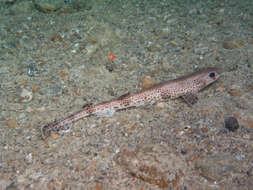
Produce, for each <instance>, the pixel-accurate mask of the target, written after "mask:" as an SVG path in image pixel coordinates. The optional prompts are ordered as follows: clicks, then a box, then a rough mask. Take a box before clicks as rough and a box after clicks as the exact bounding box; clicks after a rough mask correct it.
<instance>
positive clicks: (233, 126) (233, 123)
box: [224, 117, 239, 132]
mask: <svg viewBox="0 0 253 190" xmlns="http://www.w3.org/2000/svg"><path fill="white" fill-rule="evenodd" d="M224 122H225V128H226V129H228V130H229V131H232V132H235V131H236V130H237V129H238V128H239V123H238V121H237V119H236V118H234V117H228V118H226V119H225V121H224Z"/></svg>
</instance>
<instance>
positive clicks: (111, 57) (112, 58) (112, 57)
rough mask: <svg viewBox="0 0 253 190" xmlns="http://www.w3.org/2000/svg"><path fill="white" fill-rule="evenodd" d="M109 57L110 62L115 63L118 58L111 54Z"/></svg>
mask: <svg viewBox="0 0 253 190" xmlns="http://www.w3.org/2000/svg"><path fill="white" fill-rule="evenodd" d="M107 57H108V58H109V59H110V61H113V60H114V59H115V58H116V56H115V55H113V54H111V53H110V54H109V55H108V56H107Z"/></svg>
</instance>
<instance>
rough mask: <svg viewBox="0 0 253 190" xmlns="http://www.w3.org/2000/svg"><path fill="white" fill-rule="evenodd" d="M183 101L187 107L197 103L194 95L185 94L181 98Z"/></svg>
mask: <svg viewBox="0 0 253 190" xmlns="http://www.w3.org/2000/svg"><path fill="white" fill-rule="evenodd" d="M181 97H182V98H183V100H184V101H185V102H186V103H187V104H188V106H190V107H192V106H193V105H194V104H196V103H197V102H198V97H197V95H196V94H193V93H187V94H184V95H182V96H181Z"/></svg>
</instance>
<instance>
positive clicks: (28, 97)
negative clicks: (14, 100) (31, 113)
mask: <svg viewBox="0 0 253 190" xmlns="http://www.w3.org/2000/svg"><path fill="white" fill-rule="evenodd" d="M32 99H33V92H32V91H31V90H28V89H26V88H22V89H21V93H20V98H19V102H20V103H28V102H30V101H32Z"/></svg>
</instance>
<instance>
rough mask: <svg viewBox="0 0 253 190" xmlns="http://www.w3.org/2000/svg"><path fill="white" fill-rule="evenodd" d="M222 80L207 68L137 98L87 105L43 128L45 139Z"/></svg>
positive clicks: (148, 91)
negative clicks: (98, 117) (68, 127)
mask: <svg viewBox="0 0 253 190" xmlns="http://www.w3.org/2000/svg"><path fill="white" fill-rule="evenodd" d="M219 77H220V72H219V69H217V68H215V67H208V68H204V69H202V70H200V71H197V72H195V73H192V74H190V75H187V76H184V77H181V78H178V79H174V80H170V81H168V82H164V83H160V84H158V85H155V86H153V87H151V88H148V89H144V90H142V91H140V92H137V93H134V94H125V95H123V96H120V97H119V98H117V99H114V100H111V101H106V102H102V103H99V104H96V105H92V104H91V105H87V106H85V107H84V108H83V109H82V110H80V111H79V112H77V113H74V114H72V115H70V116H68V117H66V118H65V119H63V120H60V121H57V122H53V123H50V124H48V125H45V126H42V127H41V133H42V137H43V138H46V137H47V136H49V135H50V134H51V133H52V132H57V131H59V130H60V129H62V128H63V127H64V126H66V125H67V124H71V123H73V122H74V121H77V120H79V119H81V118H83V117H86V116H89V115H109V116H110V115H113V113H114V112H115V111H118V110H122V109H126V108H129V107H138V106H143V105H147V104H153V103H155V102H157V101H164V100H168V99H175V98H178V97H182V96H185V95H188V94H192V95H195V94H197V92H199V91H200V90H202V89H203V88H205V87H206V86H208V85H209V84H211V83H213V82H215V81H216V80H217V79H218V78H219Z"/></svg>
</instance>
